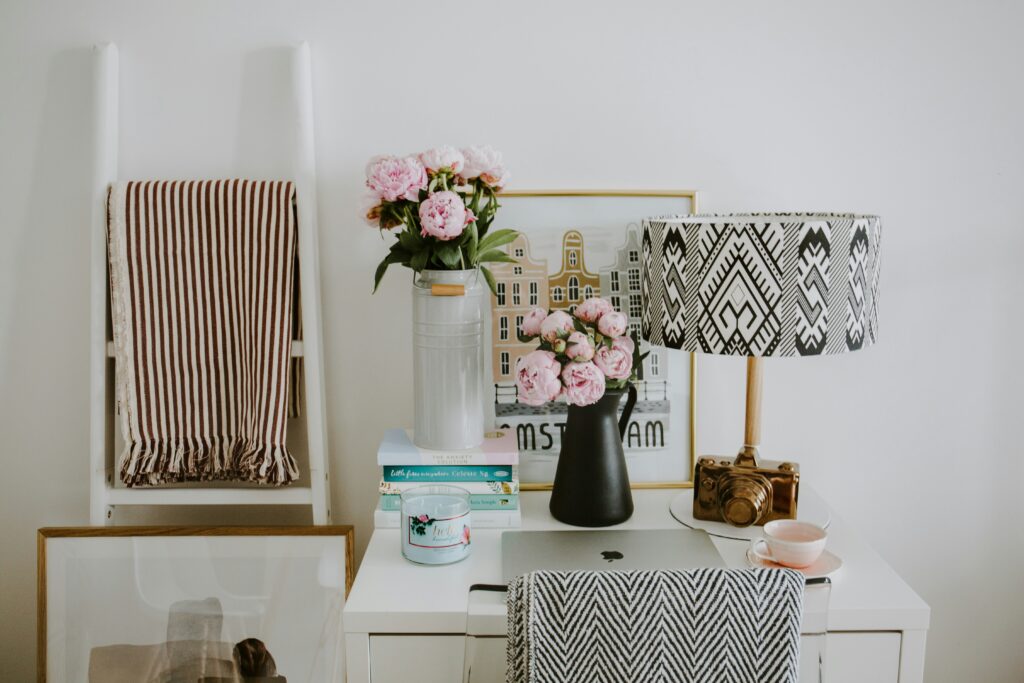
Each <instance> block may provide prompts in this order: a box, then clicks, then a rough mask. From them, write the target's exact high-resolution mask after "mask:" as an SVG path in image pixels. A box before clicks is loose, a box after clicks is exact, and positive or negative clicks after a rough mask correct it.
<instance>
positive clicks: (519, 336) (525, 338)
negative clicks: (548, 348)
mask: <svg viewBox="0 0 1024 683" xmlns="http://www.w3.org/2000/svg"><path fill="white" fill-rule="evenodd" d="M516 338H517V339H519V341H520V343H522V344H529V343H530V342H532V341H533V340H534V339H536V338H537V337H536V336H532V337H531V336H530V335H528V334H523V333H522V332H518V333H516Z"/></svg>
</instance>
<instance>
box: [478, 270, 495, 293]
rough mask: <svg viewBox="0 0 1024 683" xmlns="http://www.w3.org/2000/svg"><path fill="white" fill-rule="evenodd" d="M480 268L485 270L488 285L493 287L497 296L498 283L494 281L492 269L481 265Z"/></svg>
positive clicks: (492, 289)
mask: <svg viewBox="0 0 1024 683" xmlns="http://www.w3.org/2000/svg"><path fill="white" fill-rule="evenodd" d="M480 270H481V271H483V274H484V279H485V280H487V286H488V287H490V288H491V293H492V294H494V295H495V296H497V295H498V285H497V283H496V282H495V281H494V275H493V274H492V273H491V271H490V270H489V269H488V268H485V267H484V266H480Z"/></svg>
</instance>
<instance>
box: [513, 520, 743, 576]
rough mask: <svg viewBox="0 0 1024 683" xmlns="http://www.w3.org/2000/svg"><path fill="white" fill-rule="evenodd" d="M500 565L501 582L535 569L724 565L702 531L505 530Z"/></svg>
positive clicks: (712, 544)
mask: <svg viewBox="0 0 1024 683" xmlns="http://www.w3.org/2000/svg"><path fill="white" fill-rule="evenodd" d="M501 564H502V574H503V579H504V581H505V582H506V583H507V582H509V581H511V580H512V579H513V578H515V577H516V576H519V575H520V574H525V573H526V572H530V571H534V570H535V569H553V570H572V569H615V570H626V569H695V568H697V567H724V566H725V561H724V560H723V559H722V556H721V555H719V554H718V549H717V548H715V545H714V543H712V542H711V538H710V537H709V536H708V534H707V532H706V531H700V530H697V529H653V530H629V531H506V532H505V533H503V534H502V535H501Z"/></svg>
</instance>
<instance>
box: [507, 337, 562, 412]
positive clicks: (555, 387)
mask: <svg viewBox="0 0 1024 683" xmlns="http://www.w3.org/2000/svg"><path fill="white" fill-rule="evenodd" d="M561 370H562V366H561V364H560V363H559V362H558V361H557V360H556V359H555V354H553V353H551V352H550V351H541V350H540V349H538V350H536V351H531V352H530V353H528V354H526V355H525V356H520V358H519V360H517V361H516V387H517V388H518V389H519V395H518V400H519V402H520V403H525V404H526V405H528V406H540V405H544V404H545V403H547V402H548V401H554V400H555V399H556V398H558V395H559V394H560V393H562V382H561V381H560V380H559V379H558V373H559V372H561Z"/></svg>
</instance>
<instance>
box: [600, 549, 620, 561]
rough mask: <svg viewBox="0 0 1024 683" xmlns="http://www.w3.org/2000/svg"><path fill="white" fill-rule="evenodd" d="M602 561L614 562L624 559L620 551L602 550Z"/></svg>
mask: <svg viewBox="0 0 1024 683" xmlns="http://www.w3.org/2000/svg"><path fill="white" fill-rule="evenodd" d="M601 559H603V560H608V561H609V562H614V561H615V560H621V559H622V553H620V552H619V551H618V550H602V551H601Z"/></svg>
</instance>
